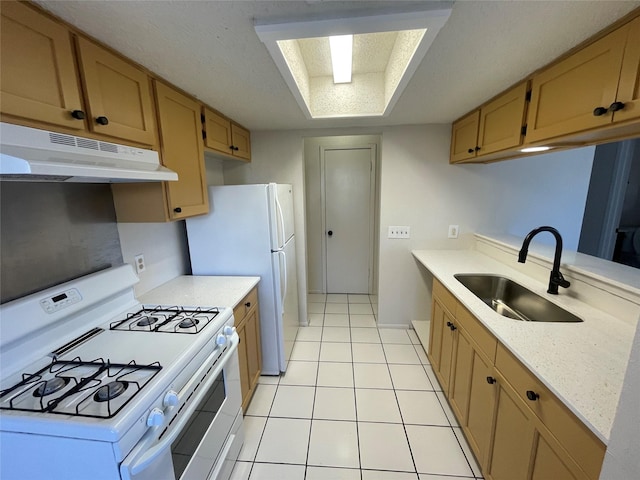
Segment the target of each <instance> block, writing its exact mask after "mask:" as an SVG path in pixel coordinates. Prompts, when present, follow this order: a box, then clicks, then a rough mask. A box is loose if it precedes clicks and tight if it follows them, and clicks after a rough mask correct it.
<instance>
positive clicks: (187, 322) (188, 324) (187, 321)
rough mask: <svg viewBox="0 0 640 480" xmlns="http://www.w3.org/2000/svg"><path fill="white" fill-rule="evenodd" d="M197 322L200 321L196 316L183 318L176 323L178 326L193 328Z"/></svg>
mask: <svg viewBox="0 0 640 480" xmlns="http://www.w3.org/2000/svg"><path fill="white" fill-rule="evenodd" d="M199 323H200V320H198V319H197V318H187V319H185V320H182V321H181V322H180V323H179V324H178V327H180V328H193V327H195V326H197V325H198V324H199Z"/></svg>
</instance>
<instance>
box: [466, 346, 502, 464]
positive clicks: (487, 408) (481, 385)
mask: <svg viewBox="0 0 640 480" xmlns="http://www.w3.org/2000/svg"><path fill="white" fill-rule="evenodd" d="M491 382H493V383H491ZM495 399H496V381H495V377H494V376H493V368H492V364H491V362H489V361H488V360H487V359H486V358H485V357H484V355H482V354H480V353H479V352H478V351H477V350H475V349H474V351H473V359H472V367H471V379H470V384H469V408H468V411H467V422H466V428H465V433H467V439H468V440H469V446H470V447H471V450H473V453H474V454H475V455H476V458H477V459H478V461H479V462H480V464H481V466H482V467H485V465H486V463H487V460H488V458H487V456H488V454H489V449H490V442H491V426H492V419H493V418H492V415H493V411H494V407H495Z"/></svg>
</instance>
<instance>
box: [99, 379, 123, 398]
mask: <svg viewBox="0 0 640 480" xmlns="http://www.w3.org/2000/svg"><path fill="white" fill-rule="evenodd" d="M128 386H129V383H127V382H122V381H115V382H110V383H107V384H106V385H103V386H102V387H100V388H99V389H98V391H97V392H96V394H95V395H94V396H93V399H94V400H95V401H96V402H108V401H109V400H113V399H114V398H117V397H119V396H120V395H122V394H123V393H124V392H125V390H126V389H127V387H128Z"/></svg>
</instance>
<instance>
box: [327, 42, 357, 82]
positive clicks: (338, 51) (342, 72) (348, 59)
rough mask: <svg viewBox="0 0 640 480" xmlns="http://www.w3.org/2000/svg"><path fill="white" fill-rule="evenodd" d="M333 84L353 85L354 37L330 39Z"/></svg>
mask: <svg viewBox="0 0 640 480" xmlns="http://www.w3.org/2000/svg"><path fill="white" fill-rule="evenodd" d="M329 48H330V50H331V65H332V66H333V83H351V65H352V58H353V55H352V52H353V35H338V36H335V37H329Z"/></svg>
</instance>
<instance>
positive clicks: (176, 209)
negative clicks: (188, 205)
mask: <svg viewBox="0 0 640 480" xmlns="http://www.w3.org/2000/svg"><path fill="white" fill-rule="evenodd" d="M173 211H174V212H176V213H182V209H181V208H180V207H176V208H174V209H173Z"/></svg>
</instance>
